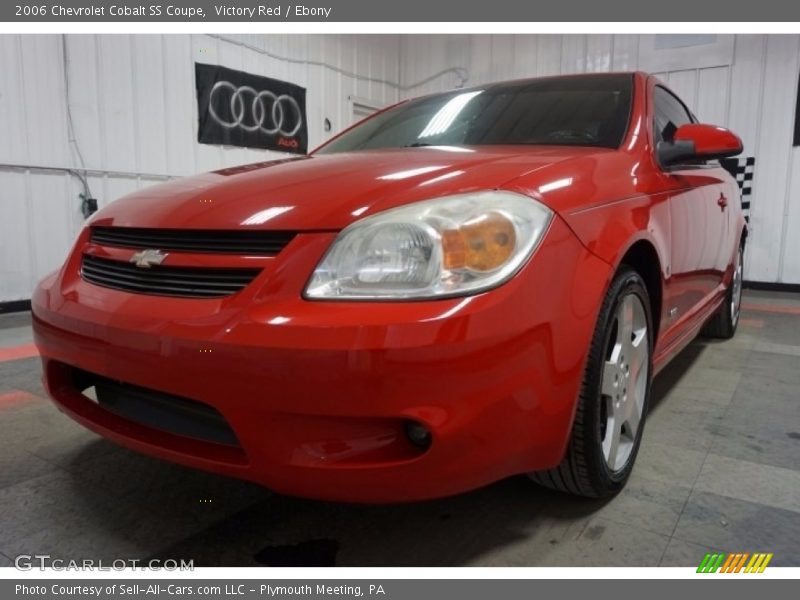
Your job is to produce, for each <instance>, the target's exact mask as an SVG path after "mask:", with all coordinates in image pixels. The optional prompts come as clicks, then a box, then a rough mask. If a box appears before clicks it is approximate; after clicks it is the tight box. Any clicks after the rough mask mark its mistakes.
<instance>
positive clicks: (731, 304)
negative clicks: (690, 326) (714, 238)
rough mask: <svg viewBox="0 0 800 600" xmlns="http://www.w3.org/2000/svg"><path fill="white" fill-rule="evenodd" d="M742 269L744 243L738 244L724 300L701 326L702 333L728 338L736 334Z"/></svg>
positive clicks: (713, 336) (740, 297) (740, 304)
mask: <svg viewBox="0 0 800 600" xmlns="http://www.w3.org/2000/svg"><path fill="white" fill-rule="evenodd" d="M743 271H744V243H741V244H739V252H738V253H737V255H736V263H735V264H734V269H733V278H732V279H731V284H730V285H729V286H728V291H727V292H726V293H725V302H724V303H723V304H722V306H721V307H720V309H719V311H717V314H715V315H714V316H713V317H711V320H710V321H709V322H708V323H706V325H705V327H703V335H704V336H706V337H712V338H721V339H725V340H728V339H730V338H732V337H733V336H734V335H735V334H736V327H737V325H739V312H740V311H741V308H742V274H743Z"/></svg>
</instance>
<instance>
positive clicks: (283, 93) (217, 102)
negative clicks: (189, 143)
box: [194, 63, 308, 154]
mask: <svg viewBox="0 0 800 600" xmlns="http://www.w3.org/2000/svg"><path fill="white" fill-rule="evenodd" d="M194 76H195V85H196V87H197V109H198V110H197V112H198V115H199V127H198V132H197V141H198V142H200V143H201V144H225V145H228V146H241V147H244V148H264V149H267V150H279V151H281V152H293V153H295V154H305V153H306V152H307V150H308V127H307V126H306V90H305V88H302V87H300V86H299V85H294V84H292V83H287V82H285V81H279V80H277V79H270V78H269V77H261V76H260V75H252V74H250V73H245V72H243V71H235V70H234V69H227V68H225V67H220V66H217V65H204V64H201V63H195V66H194Z"/></svg>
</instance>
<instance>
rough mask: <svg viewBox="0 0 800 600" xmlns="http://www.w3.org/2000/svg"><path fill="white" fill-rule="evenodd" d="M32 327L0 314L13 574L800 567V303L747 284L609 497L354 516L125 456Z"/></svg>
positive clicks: (543, 494) (0, 458)
mask: <svg viewBox="0 0 800 600" xmlns="http://www.w3.org/2000/svg"><path fill="white" fill-rule="evenodd" d="M29 323H30V317H29V315H26V314H16V315H6V316H0V566H3V565H9V564H11V557H14V556H16V555H18V554H50V555H52V556H53V557H59V558H95V559H97V558H103V559H106V560H110V559H113V558H187V559H188V558H192V559H194V560H195V564H196V565H197V566H248V565H253V566H256V565H272V566H283V565H352V566H448V565H496V566H528V565H540V566H541V565H561V566H570V565H619V566H653V565H671V566H696V565H697V564H698V563H699V561H700V560H701V559H702V557H703V555H704V553H705V552H708V551H712V550H718V551H725V552H743V551H744V552H754V551H769V552H774V554H775V556H774V559H773V562H772V564H773V565H789V566H800V405H799V404H798V403H799V402H800V399H799V398H798V389H800V296H797V295H794V296H793V295H789V294H776V293H754V292H747V293H746V297H745V309H744V312H743V315H742V323H741V326H740V328H739V332H738V334H737V336H736V338H735V339H733V340H731V341H728V342H710V341H707V340H697V341H695V342H694V343H693V344H692V345H691V346H690V347H689V348H687V350H686V351H684V353H683V354H682V355H681V356H680V357H679V358H678V359H676V361H674V362H673V363H672V364H671V365H670V366H669V367H668V368H667V370H666V371H665V372H664V373H662V375H660V376H659V377H658V378H657V379H656V381H655V383H654V401H653V406H652V408H651V412H650V416H649V420H648V424H647V429H646V430H645V436H644V441H643V444H642V449H641V452H640V455H639V459H638V462H637V464H636V468H635V470H634V473H633V476H632V478H631V480H630V482H629V484H628V486H627V487H626V488H625V490H624V491H623V492H622V493H621V494H619V495H618V496H617V497H615V498H613V499H612V500H609V501H589V500H582V499H576V498H572V497H569V496H565V495H561V494H557V493H554V492H550V491H547V490H544V489H541V488H539V487H537V486H536V485H535V484H533V483H532V482H530V481H529V480H528V479H527V478H525V477H517V478H512V479H509V480H506V481H502V482H500V483H497V484H495V485H492V486H489V487H487V488H484V489H481V490H478V491H475V492H472V493H468V494H463V495H461V496H457V497H454V498H449V499H445V500H439V501H434V502H426V503H419V504H412V505H400V506H376V507H364V506H352V505H342V504H330V503H322V502H312V501H306V500H297V499H292V498H286V497H281V496H277V495H275V494H272V493H270V492H269V491H267V490H264V489H260V488H258V487H257V486H254V485H251V484H247V483H243V482H240V481H235V480H231V479H225V478H222V477H218V476H214V475H209V474H206V473H201V472H196V471H192V470H189V469H186V468H182V467H178V466H174V465H170V464H167V463H164V462H160V461H157V460H153V459H150V458H147V457H144V456H140V455H138V454H135V453H133V452H129V451H127V450H125V449H122V448H118V447H116V446H115V445H113V444H111V443H110V442H107V441H105V440H103V439H101V438H99V437H97V436H95V435H94V434H92V433H89V432H88V431H86V430H84V429H82V428H81V427H80V426H78V425H77V424H75V423H73V422H72V421H71V420H69V419H68V418H67V417H65V416H63V415H62V414H61V413H60V412H58V411H57V410H56V409H55V408H54V407H53V406H52V405H51V404H50V403H49V402H48V401H47V400H45V399H44V398H43V391H42V388H41V385H40V382H39V377H40V365H39V360H38V358H37V357H36V356H35V355H34V350H33V348H32V346H30V340H31V337H30V327H29Z"/></svg>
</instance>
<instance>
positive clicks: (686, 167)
mask: <svg viewBox="0 0 800 600" xmlns="http://www.w3.org/2000/svg"><path fill="white" fill-rule="evenodd" d="M656 88H661V89H662V90H664V91H665V92H666V93H667V94H669V95H670V96H672V97H673V98H675V100H677V101H678V104H680V105H681V106H682V107H683V110H685V111H686V114H687V115H688V116H689V122H690V123H699V122H700V120H699V119H698V118H697V117H696V116H695V114H694V113H693V112H692V111H691V110H689V107H688V106H686V103H685V102H684V101H683V100H681V99H680V98H679V97H678V95H677V94H676V93H675V92H673V91H672V90H671V89H669V88H668V87H667V86H665V85H664V84H661V83H656V84H655V85H654V86H653V119H652V123H651V130H652V135H653V141H654V142H655V133H656V93H655V91H656ZM653 158H654V160H655V163H656V165H658V168H659V169H660V170H661V171H662V172H663V173H671V172H672V171H691V170H697V169H717V168H722V165H720V164H719V163H718V162H712V163H711V164H709V163H708V162H703V163H701V164H691V163H677V164H674V165H670V166H668V167H664V166H663V165H662V164H661V161H660V160H658V143H657V142H656V143H654V144H653Z"/></svg>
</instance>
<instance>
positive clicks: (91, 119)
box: [0, 35, 800, 302]
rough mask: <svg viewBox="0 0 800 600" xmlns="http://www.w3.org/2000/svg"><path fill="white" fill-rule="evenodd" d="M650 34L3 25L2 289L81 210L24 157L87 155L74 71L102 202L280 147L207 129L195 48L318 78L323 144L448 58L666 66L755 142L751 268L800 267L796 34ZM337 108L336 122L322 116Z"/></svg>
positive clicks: (67, 238)
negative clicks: (210, 139) (58, 32)
mask: <svg viewBox="0 0 800 600" xmlns="http://www.w3.org/2000/svg"><path fill="white" fill-rule="evenodd" d="M652 37H653V36H638V35H425V36H393V35H383V36H328V35H326V36H322V35H308V36H302V35H286V36H274V35H270V36H264V35H249V36H246V35H237V36H224V39H221V38H220V37H219V36H202V35H201V36H186V35H165V36H149V35H130V36H129V35H109V36H94V35H92V36H80V35H70V36H66V38H64V39H62V36H53V35H26V36H16V35H2V36H0V165H7V164H15V165H22V168H9V167H7V166H0V302H2V301H7V300H15V299H24V298H28V297H30V292H31V290H32V288H33V285H34V283H35V282H36V281H37V280H38V279H39V278H40V277H42V276H43V275H44V274H46V273H47V272H49V271H50V270H52V269H54V268H56V267H57V266H58V265H59V263H60V262H61V261H62V260H63V257H64V255H65V254H66V252H67V249H68V248H69V245H70V243H71V241H72V239H73V238H74V236H75V235H76V234H77V232H78V230H79V228H80V226H81V224H82V222H83V217H82V216H81V214H80V210H79V201H78V198H77V196H78V194H79V193H80V191H81V189H82V188H81V185H80V183H79V181H78V180H77V179H76V178H75V177H73V176H70V175H69V174H66V173H63V172H57V171H56V172H47V171H42V170H40V169H30V168H26V167H27V166H35V167H80V166H81V165H80V161H79V159H78V157H77V155H76V153H75V151H74V148H73V147H72V145H71V144H70V140H69V130H68V123H67V113H66V91H65V81H68V82H69V99H70V100H69V105H70V108H71V113H72V118H73V125H74V134H75V135H74V137H75V139H76V140H77V143H78V147H79V148H80V150H81V153H82V155H83V160H84V163H85V167H86V168H87V169H91V170H93V171H95V172H96V174H95V175H92V176H90V177H89V184H90V186H91V188H92V192H93V194H94V196H96V197H97V198H98V199H99V201H100V204H101V206H102V205H104V204H106V203H108V202H110V201H111V200H114V199H115V198H118V197H119V196H121V195H123V194H125V193H127V192H129V191H132V190H134V189H136V188H138V187H142V186H146V185H150V184H152V183H154V182H157V181H160V180H163V179H164V178H166V177H174V176H181V175H186V174H190V173H194V172H198V171H204V170H209V169H215V168H219V167H221V166H227V165H233V164H240V163H245V162H252V161H258V160H263V159H264V158H266V157H268V156H271V155H272V154H273V153H270V152H263V151H253V150H244V149H237V148H223V147H218V146H208V145H201V144H198V143H197V142H196V139H197V114H196V111H197V108H196V101H195V96H194V69H193V63H194V62H195V61H197V62H207V63H219V64H222V65H224V66H227V67H231V68H236V69H242V70H246V71H251V72H254V73H260V74H263V75H267V76H270V77H276V78H281V79H285V80H288V81H292V82H294V83H298V84H300V85H304V86H305V87H307V89H308V100H307V105H308V120H309V130H310V131H309V133H310V146H311V147H313V146H314V145H316V144H317V143H319V142H321V141H323V139H325V137H326V136H329V135H332V133H335V132H336V131H338V130H339V129H341V128H342V127H344V126H346V125H348V124H349V123H350V122H351V121H352V118H353V106H352V99H356V101H359V102H361V101H366V102H367V103H368V104H376V105H381V104H386V103H390V102H393V101H395V100H396V99H397V98H398V97H400V96H415V95H420V94H424V93H429V92H435V91H440V90H444V89H450V88H452V87H454V86H456V85H457V84H458V83H459V81H460V77H459V75H458V74H457V73H449V74H446V75H445V76H442V77H436V78H434V79H432V80H430V81H428V82H427V83H425V84H423V85H413V84H414V82H418V81H423V80H426V79H428V78H430V76H431V75H435V74H436V73H438V72H440V71H442V70H445V69H448V68H452V67H464V68H466V69H467V70H468V72H469V80H468V82H467V85H471V84H479V83H482V82H488V81H496V80H502V79H509V78H514V77H528V76H535V75H546V74H557V73H571V72H581V71H606V70H627V69H637V68H642V69H646V70H651V71H654V72H658V73H659V74H660V75H661V76H662V78H663V79H665V80H666V81H667V82H668V83H669V84H670V85H671V86H672V87H674V88H675V90H676V91H677V92H678V93H680V94H681V95H682V97H683V98H684V99H685V100H686V101H687V103H688V104H689V105H690V106H691V108H692V109H693V110H694V111H695V112H696V113H697V115H698V116H699V117H700V118H701V119H702V120H706V121H711V122H716V123H718V124H721V125H727V126H729V127H731V128H732V129H734V130H735V131H736V132H737V133H739V134H740V135H741V136H742V138H743V140H744V142H745V154H747V155H753V156H755V157H756V170H755V181H754V184H753V197H752V198H751V200H752V203H751V204H752V206H751V221H750V222H751V226H752V235H751V238H750V249H749V253H748V260H747V265H746V277H747V278H748V279H751V280H757V281H767V282H785V283H800V154H798V152H797V150H796V149H793V148H792V146H791V143H792V131H793V126H794V105H795V99H796V92H797V89H796V88H797V80H798V71H800V36H796V35H774V36H769V35H737V36H727V37H726V36H706V37H716V38H719V39H718V40H717V43H716V44H711V45H709V46H702V45H698V46H694V47H689V48H682V47H680V46H681V41H680V40H678V43H677V46H678V47H677V48H676V49H675V50H674V52H671V53H670V55H673V54H674V56H675V57H676V60H672V61H667V62H666V63H665V65H661V66H663V67H664V68H660V67H658V68H656V67H653V65H654V64H657V61H655V62H654V59H653V55H652V53H650V52H649V50H648V48H650V47H652V46H653V40H652V39H651V38H652ZM673 37H680V36H673ZM726 40H727V42H726ZM64 41H66V49H67V52H66V57H67V61H68V64H67V71H66V72H67V75H68V77H67V79H66V80H65V78H64V68H63V64H64V53H63V51H62V46H63V43H64ZM726 44H727V45H726ZM275 57H284V58H285V59H286V60H284V59H281V58H275ZM312 63H314V64H312ZM316 63H323V65H319V64H316ZM343 72H344V73H343ZM347 73H350V74H353V73H356V74H358V76H359V77H358V78H356V77H353V76H351V75H348V74H347ZM387 82H388V83H387ZM406 86H413V87H411V88H410V89H401V87H402V88H405V87H406ZM326 118H328V119H330V121H331V123H332V131H331V133H325V132H324V131H323V122H324V120H325V119H326Z"/></svg>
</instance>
